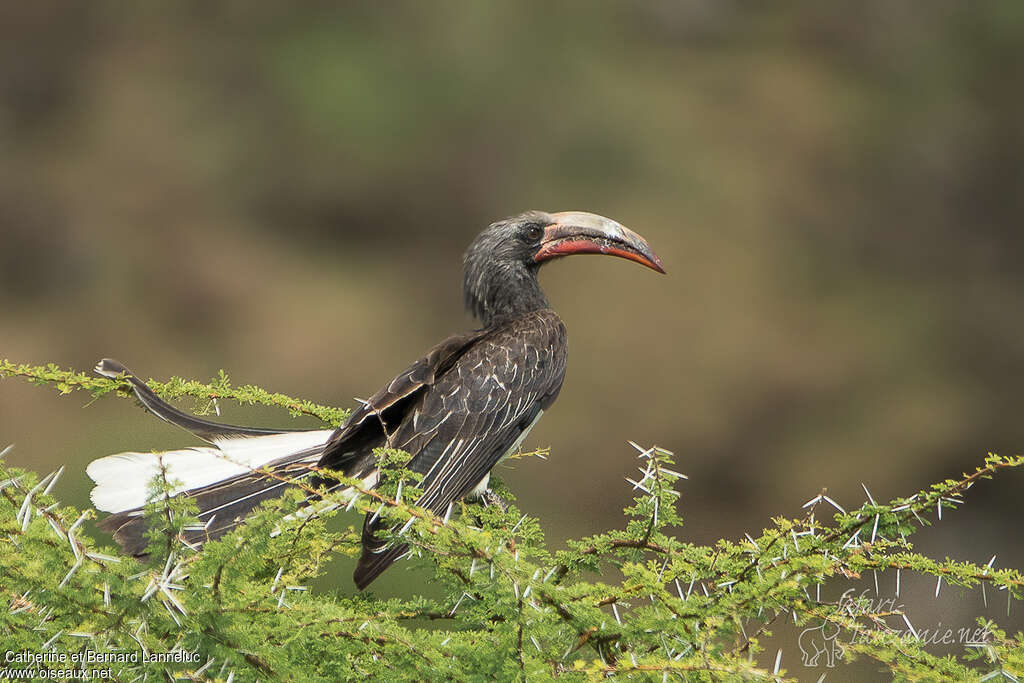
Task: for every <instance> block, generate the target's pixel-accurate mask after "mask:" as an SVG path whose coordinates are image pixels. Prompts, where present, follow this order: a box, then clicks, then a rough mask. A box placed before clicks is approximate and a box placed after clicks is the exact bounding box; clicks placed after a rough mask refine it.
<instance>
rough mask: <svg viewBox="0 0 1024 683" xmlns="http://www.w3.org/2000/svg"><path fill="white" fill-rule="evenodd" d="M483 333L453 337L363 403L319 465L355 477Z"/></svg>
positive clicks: (330, 444)
mask: <svg viewBox="0 0 1024 683" xmlns="http://www.w3.org/2000/svg"><path fill="white" fill-rule="evenodd" d="M484 334H485V332H484V331H483V330H476V331H473V332H467V333H465V334H459V335H454V336H452V337H449V338H447V339H445V340H444V341H442V342H441V343H440V344H438V345H437V346H435V347H434V348H432V349H431V350H430V351H428V352H427V354H426V355H425V356H423V358H420V359H419V360H418V361H416V362H415V363H413V364H412V365H410V366H409V367H408V368H406V369H405V370H404V371H402V372H401V373H400V374H399V375H398V376H397V377H395V378H394V379H393V380H391V381H390V382H388V384H387V385H386V386H385V387H384V388H383V389H381V390H380V391H378V392H377V393H376V394H374V395H373V396H371V397H370V398H369V399H367V400H366V401H364V402H363V404H362V405H361V406H360V407H359V408H358V409H356V410H355V411H354V412H353V413H352V414H351V415H350V416H349V418H348V419H347V420H346V421H345V424H343V425H341V426H340V427H339V428H338V429H337V430H336V431H335V432H334V434H333V435H332V436H331V438H330V440H329V441H328V444H327V447H326V448H325V449H324V453H323V457H322V458H321V459H320V463H319V464H320V466H322V467H329V468H331V469H337V470H342V471H344V472H346V474H349V475H352V476H354V475H358V474H360V473H361V472H362V471H363V470H365V469H367V467H369V466H372V465H373V464H374V463H373V453H372V451H373V449H374V448H376V447H378V446H386V445H387V443H388V437H390V436H391V435H393V433H394V431H395V430H396V429H398V427H399V425H401V424H402V422H403V421H404V420H405V418H406V415H407V413H408V412H409V409H410V407H411V406H412V404H413V403H414V402H415V401H416V399H417V398H418V397H419V395H420V394H421V393H422V392H423V390H424V389H425V388H427V387H430V386H431V385H432V384H433V383H434V382H435V381H436V380H437V378H438V377H440V376H442V375H443V374H444V373H445V372H446V371H447V370H448V369H449V368H451V366H452V365H453V364H454V363H455V362H457V361H458V359H459V358H460V357H461V355H462V354H463V353H465V351H466V349H468V348H469V347H471V346H472V344H473V342H475V341H476V340H478V339H479V338H480V337H482V336H483V335H484Z"/></svg>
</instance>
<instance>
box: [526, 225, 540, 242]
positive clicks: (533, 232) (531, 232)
mask: <svg viewBox="0 0 1024 683" xmlns="http://www.w3.org/2000/svg"><path fill="white" fill-rule="evenodd" d="M523 236H524V237H525V238H526V241H527V242H539V241H540V238H541V237H543V236H544V228H542V227H541V226H539V225H528V226H526V230H525V231H523Z"/></svg>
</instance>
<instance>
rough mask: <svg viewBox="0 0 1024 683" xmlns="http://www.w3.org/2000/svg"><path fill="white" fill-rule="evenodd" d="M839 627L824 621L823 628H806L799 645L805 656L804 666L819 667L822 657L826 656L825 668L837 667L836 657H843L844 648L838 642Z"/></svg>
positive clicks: (801, 634) (802, 632)
mask: <svg viewBox="0 0 1024 683" xmlns="http://www.w3.org/2000/svg"><path fill="white" fill-rule="evenodd" d="M839 631H840V629H839V625H838V624H833V623H831V622H829V621H823V622H822V623H821V626H813V627H811V628H805V629H804V630H803V631H801V633H800V639H799V640H798V641H797V644H798V645H799V646H800V652H801V653H802V654H803V664H804V666H818V660H819V659H820V658H821V655H823V654H824V655H825V666H827V667H829V668H832V667H834V666H835V665H836V657H837V656H839V657H841V656H842V655H843V648H842V646H841V645H840V644H839V642H838V641H837V640H836V638H837V637H838V636H839Z"/></svg>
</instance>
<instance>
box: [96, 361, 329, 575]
mask: <svg viewBox="0 0 1024 683" xmlns="http://www.w3.org/2000/svg"><path fill="white" fill-rule="evenodd" d="M96 371H97V372H98V373H99V374H101V375H104V376H107V377H123V378H124V379H126V380H127V381H128V382H129V383H130V384H131V386H132V389H133V391H134V392H135V395H136V396H137V397H138V399H139V401H140V402H141V403H142V404H143V405H144V406H145V407H146V408H147V409H148V410H149V411H150V412H152V413H153V414H154V415H156V416H157V417H160V418H161V419H163V420H166V421H167V422H170V423H171V424H174V425H177V426H179V427H182V428H183V429H186V430H188V431H189V432H191V433H193V434H195V435H196V436H198V437H199V438H201V439H203V440H204V441H206V442H207V443H209V444H210V445H209V446H199V447H194V448H185V449H181V450H174V451H166V452H163V453H141V452H129V453H118V454H116V455H108V456H106V457H103V458H99V459H98V460H94V461H92V462H91V463H89V466H88V467H87V468H86V472H87V473H88V475H89V476H90V477H91V478H92V480H93V481H94V482H95V483H96V486H95V487H94V488H93V490H92V493H91V494H90V497H91V498H92V502H93V505H95V506H96V508H97V509H98V510H102V511H105V512H111V513H114V514H113V515H111V516H110V517H108V518H107V519H105V520H103V522H101V523H100V528H101V529H104V530H105V531H110V532H112V533H113V534H114V538H115V539H116V540H117V542H118V543H119V544H120V545H121V546H122V548H124V550H125V552H127V553H130V554H132V555H143V554H145V550H146V545H147V539H146V533H145V532H146V525H145V521H144V519H143V516H142V508H143V506H144V505H145V504H146V502H147V497H148V495H149V486H150V483H151V482H152V480H153V479H154V478H155V477H157V476H158V475H160V474H161V472H162V473H163V476H164V477H165V480H166V481H167V482H168V483H169V485H170V486H171V495H172V496H182V495H183V496H189V497H191V498H193V499H194V500H195V501H196V503H197V504H198V507H199V520H200V522H201V523H202V526H201V527H195V528H193V529H191V530H189V531H188V532H187V533H186V538H185V539H184V540H185V541H186V542H187V543H190V544H192V545H199V544H202V543H203V542H205V541H207V540H213V539H215V538H218V537H220V536H222V535H224V534H225V533H227V532H228V531H230V530H231V529H233V528H234V527H235V526H237V525H238V524H239V523H240V522H241V521H242V520H243V519H244V518H245V517H246V516H247V515H248V514H249V513H250V512H251V511H252V510H253V509H254V508H255V507H256V506H257V505H259V504H260V503H262V502H263V501H266V500H269V499H272V498H276V497H278V496H280V495H282V494H283V493H284V492H285V491H286V490H287V488H288V487H289V486H290V485H294V483H295V482H298V481H301V480H308V479H311V478H312V477H314V476H315V473H314V472H315V466H316V464H317V463H318V462H319V460H320V456H321V454H322V453H323V450H324V446H325V445H326V443H327V441H328V439H329V438H330V436H331V434H332V433H333V430H330V429H321V430H311V431H285V430H268V429H259V428H253V427H240V426H234V425H224V424H220V423H216V422H210V421H207V420H201V419H199V418H197V417H195V416H192V415H188V414H186V413H183V412H181V411H179V410H177V409H176V408H174V407H173V406H171V405H170V404H168V403H166V402H165V401H163V400H162V399H161V398H160V397H159V396H157V395H156V394H155V393H153V392H152V390H150V389H149V387H147V386H146V385H145V384H144V383H142V382H141V381H140V380H138V379H137V378H136V377H135V376H134V375H133V374H132V373H131V372H130V371H129V370H128V369H127V368H125V367H124V366H123V365H122V364H120V363H118V362H117V361H114V360H110V359H104V360H102V361H100V363H99V364H98V365H97V366H96Z"/></svg>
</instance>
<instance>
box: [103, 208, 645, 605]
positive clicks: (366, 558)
mask: <svg viewBox="0 0 1024 683" xmlns="http://www.w3.org/2000/svg"><path fill="white" fill-rule="evenodd" d="M575 254H604V255H607V256H615V257H620V258H623V259H628V260H631V261H634V262H636V263H638V264H641V265H643V266H646V267H647V268H650V269H652V270H654V271H656V272H658V273H662V274H664V273H665V269H664V267H663V266H662V262H661V259H660V258H659V257H658V256H657V254H655V253H654V251H653V250H652V249H651V247H650V245H649V244H648V243H647V241H646V240H645V239H644V238H643V237H641V236H640V235H638V234H637V233H635V232H633V231H632V230H629V229H628V228H626V227H624V226H622V225H620V224H619V223H617V222H616V221H614V220H611V219H609V218H605V217H604V216H600V215H597V214H593V213H588V212H583V211H563V212H557V213H546V212H543V211H527V212H525V213H521V214H519V215H516V216H513V217H510V218H506V219H504V220H500V221H497V222H494V223H492V224H490V225H489V226H488V227H487V228H485V229H484V230H483V231H482V232H480V233H479V235H478V236H477V237H476V238H475V239H474V240H473V241H472V243H471V244H470V246H469V248H468V249H467V251H466V252H465V255H464V258H463V290H464V296H465V305H466V308H467V309H468V310H469V311H470V313H471V314H472V315H473V316H474V317H475V318H477V319H478V320H479V321H480V327H479V328H477V329H474V330H472V331H469V332H465V333H461V334H456V335H453V336H451V337H448V338H447V339H445V340H443V341H441V342H440V343H439V344H437V345H436V346H434V347H433V348H431V349H430V350H429V351H427V353H426V354H425V355H424V356H423V357H422V358H420V359H419V360H417V361H415V362H414V363H412V364H411V365H410V366H409V367H408V368H406V369H405V370H403V371H402V372H401V373H399V374H398V375H397V376H396V377H395V378H394V379H392V380H391V381H390V382H388V383H387V384H386V385H385V386H384V387H383V388H381V389H380V391H378V392H377V393H375V394H373V395H372V396H371V397H370V398H369V399H367V400H366V401H365V402H363V403H362V404H361V405H360V406H359V407H358V408H357V409H355V410H354V411H353V412H352V413H351V414H350V415H349V417H348V418H347V419H346V420H345V421H344V422H343V423H342V424H341V425H340V426H339V427H337V428H336V429H316V430H294V429H264V428H255V427H244V426H237V425H228V424H222V423H218V422H211V421H208V420H204V419H201V418H199V417H196V416H193V415H189V414H187V413H184V412H182V411H180V410H178V409H176V408H175V407H173V406H171V405H170V404H168V403H167V402H165V401H164V400H162V399H161V398H160V397H159V396H157V395H156V393H155V392H153V391H152V390H151V389H150V388H149V387H148V386H147V385H146V384H145V383H144V382H142V381H141V380H139V379H138V378H137V376H136V375H135V374H134V373H132V372H131V371H130V370H128V368H127V367H125V366H124V365H123V364H122V363H120V362H118V361H116V360H113V359H109V358H107V359H103V360H102V361H100V362H99V364H98V365H97V366H96V372H98V373H99V374H100V375H103V376H106V377H110V378H120V379H121V380H123V381H127V382H128V383H129V385H130V387H131V389H132V390H133V391H134V393H135V396H136V397H137V399H138V400H139V402H140V403H141V404H142V405H143V407H145V408H146V409H147V410H148V411H149V412H151V413H153V414H154V415H156V416H157V417H159V418H161V419H163V420H165V421H167V422H169V423H171V424H173V425H176V426H178V427H181V428H183V429H185V430H187V431H189V432H191V433H192V434H193V435H194V436H195V437H197V438H199V439H201V440H203V441H205V442H206V443H207V445H206V446H200V447H191V448H185V449H181V450H174V451H166V452H162V453H153V452H149V453H143V452H128V453H119V454H115V455H109V456H105V457H102V458H99V459H97V460H94V461H92V462H91V463H90V464H89V465H88V467H87V468H86V472H87V474H88V475H89V476H90V477H91V479H92V480H93V481H94V483H95V487H94V488H93V489H92V492H91V500H92V503H93V505H94V506H95V507H96V508H97V509H98V510H100V511H103V512H109V513H112V514H111V515H110V516H109V517H107V518H106V519H104V520H103V521H102V522H101V523H100V528H101V529H103V530H104V531H107V532H111V533H113V536H114V539H115V540H116V541H117V542H118V543H119V545H120V546H121V547H122V548H123V550H124V552H126V553H127V554H130V555H134V556H137V557H144V556H145V554H146V547H147V536H146V520H145V518H144V516H143V507H144V506H145V504H146V502H147V495H150V494H149V493H148V491H149V488H148V487H149V484H150V482H151V480H152V479H153V478H154V477H155V476H156V475H157V474H158V473H160V472H161V471H163V472H165V474H166V477H167V480H168V481H172V482H173V483H174V485H175V488H174V489H173V490H172V491H169V492H168V494H167V495H174V496H177V495H180V496H188V497H191V498H192V499H193V500H194V501H195V503H196V505H197V507H198V511H199V512H198V518H199V522H200V523H201V524H200V526H201V528H199V527H189V529H188V530H186V531H185V533H184V538H183V540H184V541H185V542H187V543H188V544H189V545H191V546H194V547H199V546H201V545H202V544H203V543H204V542H207V541H210V540H213V539H216V538H219V537H221V536H223V535H224V534H226V533H227V532H228V531H230V530H231V529H233V528H235V527H236V526H237V525H238V524H240V523H241V522H242V521H244V519H245V518H246V516H247V515H249V514H250V513H251V512H253V510H254V509H255V508H256V507H258V506H259V504H260V503H262V502H263V501H266V500H269V499H272V498H275V497H278V496H280V495H282V494H283V493H284V492H285V491H286V490H287V489H288V488H289V487H294V486H296V485H297V483H298V482H308V483H309V484H312V485H314V486H326V488H332V482H331V481H325V480H324V479H323V478H322V476H321V475H319V474H318V471H320V470H322V469H330V470H334V471H339V472H341V473H343V474H345V475H346V476H348V477H353V478H356V479H358V480H361V482H362V487H363V488H364V489H372V488H374V487H375V486H376V485H377V484H378V483H379V482H380V479H381V472H380V467H381V465H380V464H379V462H378V457H377V455H375V449H378V448H380V447H389V448H396V449H401V450H403V451H405V452H407V453H408V454H409V456H410V459H409V461H408V463H407V465H406V467H407V468H408V469H409V470H411V471H412V472H416V473H418V474H420V475H422V480H421V481H420V483H419V484H418V487H419V489H420V490H421V491H422V493H421V494H420V495H419V497H418V499H417V500H416V501H415V503H416V504H417V505H419V506H421V507H423V508H426V509H428V510H431V511H432V512H434V513H436V514H438V515H441V514H445V513H447V512H448V511H449V509H450V506H451V505H452V504H453V503H455V502H457V501H459V500H462V499H464V498H468V499H472V498H474V497H477V498H478V497H486V496H487V494H488V491H489V488H488V485H489V480H490V472H491V470H492V469H493V468H494V466H495V465H497V464H498V463H499V462H500V461H501V460H502V459H503V458H504V457H506V456H508V455H510V454H512V453H515V452H516V451H517V450H518V449H519V447H520V446H521V444H522V443H523V440H524V439H525V438H526V436H527V435H528V434H529V432H530V430H531V429H532V428H533V426H534V425H535V424H536V423H537V421H538V420H539V419H540V418H541V416H542V415H543V414H544V413H545V412H546V411H547V410H548V409H549V408H550V407H551V405H552V404H553V403H554V401H555V399H556V398H557V397H558V394H559V392H560V391H561V388H562V382H563V379H564V377H565V370H566V356H567V336H566V328H565V325H564V323H563V322H562V320H561V318H559V316H558V314H557V313H555V311H554V310H552V308H551V305H550V303H549V302H548V299H547V297H546V296H545V295H544V292H543V291H542V289H541V286H540V283H539V281H538V272H539V270H540V269H541V266H543V265H544V264H547V263H548V262H550V261H552V260H555V259H559V258H562V257H566V256H570V255H575ZM334 484H337V481H336V480H334ZM338 486H340V485H338ZM335 488H337V486H335ZM307 489H308V487H307ZM347 491H348V492H349V493H348V495H349V496H350V498H351V497H354V495H355V493H354V492H353V491H352V490H351V489H347ZM312 498H315V496H312ZM312 507H314V506H313V505H309V506H308V507H307V508H303V509H308V508H312ZM383 523H384V522H383V521H382V520H381V518H380V517H379V515H376V514H367V515H366V516H365V518H364V522H363V529H362V535H361V541H362V554H361V556H360V558H359V560H358V562H357V565H356V568H355V571H354V574H353V581H354V583H355V585H356V587H357V588H358V589H359V590H362V589H364V588H366V587H367V586H368V585H369V584H370V583H371V582H372V581H373V580H374V579H376V578H377V577H378V576H379V575H380V574H381V573H382V572H383V571H384V570H386V569H387V568H388V567H390V566H391V565H392V564H394V563H395V562H396V561H397V560H398V559H399V558H401V557H402V556H403V555H405V554H406V553H407V551H408V546H407V545H406V544H403V543H401V542H399V541H397V540H391V541H389V540H387V539H385V538H382V537H381V531H382V528H381V525H382V524H383Z"/></svg>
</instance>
